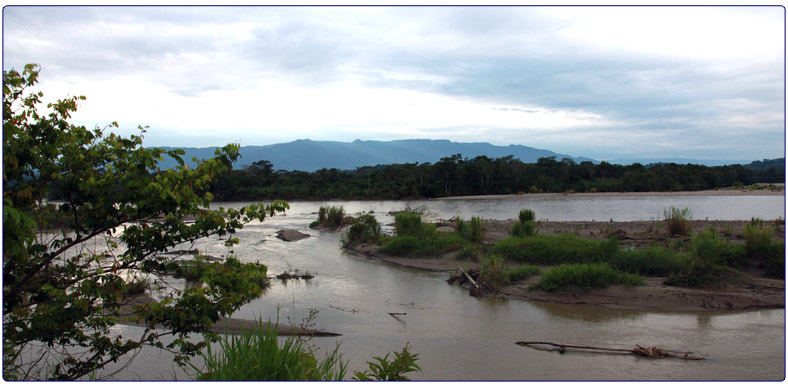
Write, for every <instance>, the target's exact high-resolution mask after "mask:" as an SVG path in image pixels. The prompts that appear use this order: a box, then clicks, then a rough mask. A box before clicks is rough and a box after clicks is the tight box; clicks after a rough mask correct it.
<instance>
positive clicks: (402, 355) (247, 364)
mask: <svg viewBox="0 0 788 384" xmlns="http://www.w3.org/2000/svg"><path fill="white" fill-rule="evenodd" d="M218 346H219V350H218V351H214V350H213V348H212V346H211V345H210V344H208V347H207V351H206V352H201V355H202V356H203V359H204V363H203V368H198V367H197V366H195V365H194V364H191V363H190V364H189V365H190V366H191V367H192V369H194V370H195V372H196V374H197V375H196V377H197V380H208V381H340V380H344V378H345V374H346V373H347V362H344V361H342V355H341V354H340V353H339V344H337V346H336V348H334V349H333V350H331V351H330V352H328V353H326V355H325V357H324V358H323V359H322V360H318V358H317V357H316V356H315V351H314V350H313V349H312V347H311V346H310V345H309V344H308V343H307V342H306V341H305V340H304V339H301V338H299V337H296V336H288V337H287V338H285V339H284V340H280V339H279V337H277V327H276V326H274V327H271V326H270V325H264V324H263V323H262V322H258V325H257V327H256V328H255V329H252V330H248V329H244V330H242V331H241V333H240V334H239V335H227V334H225V335H224V336H223V337H221V338H219V340H218ZM409 348H410V345H408V344H406V345H405V347H404V348H403V349H402V352H394V358H393V359H392V360H389V356H390V354H386V355H385V356H384V357H373V360H374V361H368V362H367V365H368V366H369V369H367V370H365V371H363V372H360V371H356V372H354V376H353V380H364V381H369V380H375V381H407V380H410V379H409V378H408V377H407V376H405V374H406V373H410V372H416V371H419V372H420V371H421V367H419V365H418V364H416V361H417V360H418V359H419V357H418V356H419V355H418V353H413V354H412V353H411V352H410V349H409Z"/></svg>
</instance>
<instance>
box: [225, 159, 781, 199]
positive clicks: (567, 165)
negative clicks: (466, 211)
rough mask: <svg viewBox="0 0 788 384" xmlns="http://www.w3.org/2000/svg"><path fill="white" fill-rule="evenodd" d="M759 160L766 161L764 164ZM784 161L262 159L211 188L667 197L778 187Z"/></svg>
mask: <svg viewBox="0 0 788 384" xmlns="http://www.w3.org/2000/svg"><path fill="white" fill-rule="evenodd" d="M764 162H766V160H764ZM784 175H785V167H784V160H779V161H776V162H774V165H773V166H771V167H766V168H756V167H749V166H744V165H738V164H737V165H726V166H714V167H709V166H704V165H696V164H675V163H657V164H650V165H648V166H644V165H642V164H639V163H635V164H632V165H618V164H610V163H608V162H604V161H603V162H601V163H599V164H594V163H593V162H590V161H584V162H581V163H577V162H575V161H573V160H572V159H568V158H564V159H562V160H556V159H555V157H544V158H540V159H538V160H537V162H536V163H524V162H522V161H520V160H519V159H515V158H514V157H513V156H506V157H500V158H489V157H487V156H477V157H475V158H472V159H469V158H467V157H463V156H462V155H460V154H456V155H453V156H449V157H443V158H441V159H440V161H438V162H436V163H405V164H389V165H377V166H365V167H359V168H356V169H355V170H338V169H334V168H332V169H320V170H317V171H315V172H304V171H285V170H274V167H273V164H271V162H269V161H266V160H261V161H258V162H255V163H253V164H251V165H248V166H245V167H244V169H241V170H233V171H230V172H228V173H225V174H223V175H221V176H220V177H219V178H218V179H217V180H216V181H215V182H214V183H212V184H211V187H210V189H211V193H213V195H214V196H215V197H216V200H219V201H256V200H269V199H286V200H300V199H304V200H323V199H407V198H436V197H449V196H469V195H492V194H515V193H540V192H556V193H573V192H669V191H698V190H707V189H716V188H728V187H733V186H740V185H750V184H754V183H784V182H785V176H784Z"/></svg>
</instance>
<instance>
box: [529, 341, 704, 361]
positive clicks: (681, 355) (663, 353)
mask: <svg viewBox="0 0 788 384" xmlns="http://www.w3.org/2000/svg"><path fill="white" fill-rule="evenodd" d="M538 344H541V345H552V346H554V347H558V352H560V353H564V351H565V350H566V348H576V349H591V350H597V351H606V352H625V353H631V354H634V355H638V356H645V357H651V358H654V359H661V358H663V357H674V358H677V359H686V360H703V359H704V358H703V357H701V356H697V354H696V352H676V351H671V350H667V349H662V348H659V347H641V346H639V345H637V344H635V348H632V349H626V348H604V347H592V346H588V345H572V344H561V343H553V342H551V341H518V342H517V345H520V346H530V345H538Z"/></svg>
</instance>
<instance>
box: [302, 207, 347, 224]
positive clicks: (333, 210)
mask: <svg viewBox="0 0 788 384" xmlns="http://www.w3.org/2000/svg"><path fill="white" fill-rule="evenodd" d="M317 217H318V221H319V222H320V224H323V225H326V226H328V227H331V228H339V227H340V226H341V225H342V222H343V221H344V219H345V207H343V206H341V205H339V206H335V205H331V206H322V207H320V209H318V211H317ZM310 227H312V225H310Z"/></svg>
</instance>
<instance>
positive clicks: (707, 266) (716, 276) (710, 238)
mask: <svg viewBox="0 0 788 384" xmlns="http://www.w3.org/2000/svg"><path fill="white" fill-rule="evenodd" d="M729 249H730V244H729V243H728V242H727V241H724V240H723V239H720V237H719V234H718V233H717V230H716V229H715V228H713V227H712V228H709V229H708V230H706V231H704V232H701V233H698V234H697V235H695V236H694V237H693V238H692V243H691V254H690V257H689V258H688V259H686V260H685V262H684V263H683V264H682V268H681V270H680V271H679V272H678V273H673V274H671V275H670V276H668V279H667V280H666V281H665V283H666V284H670V285H679V286H688V287H703V286H710V285H714V286H719V285H724V284H725V283H726V282H728V281H733V280H737V279H739V278H740V273H739V272H738V271H736V270H735V269H732V268H730V267H728V266H727V265H725V264H726V261H727V259H728V257H727V255H729V252H730V251H729Z"/></svg>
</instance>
